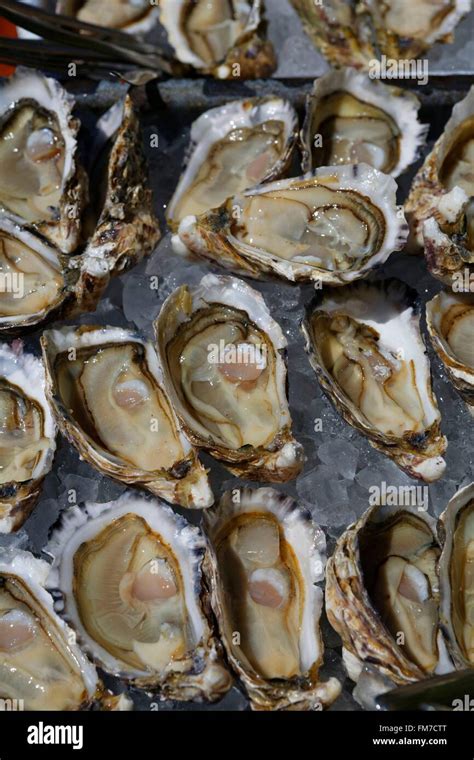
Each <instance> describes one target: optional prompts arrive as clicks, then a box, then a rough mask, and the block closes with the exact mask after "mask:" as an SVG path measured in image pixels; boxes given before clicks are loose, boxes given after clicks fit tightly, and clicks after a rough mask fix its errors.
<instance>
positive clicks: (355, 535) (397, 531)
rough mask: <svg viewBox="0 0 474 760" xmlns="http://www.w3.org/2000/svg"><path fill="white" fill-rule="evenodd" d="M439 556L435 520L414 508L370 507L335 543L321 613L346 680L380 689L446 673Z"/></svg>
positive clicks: (447, 666)
mask: <svg viewBox="0 0 474 760" xmlns="http://www.w3.org/2000/svg"><path fill="white" fill-rule="evenodd" d="M439 555H440V548H439V545H438V542H437V539H436V534H435V523H434V520H433V519H432V518H431V517H430V516H429V515H427V514H426V512H423V511H422V510H420V511H417V510H416V508H413V509H410V508H397V509H395V510H388V509H387V508H385V507H384V508H380V507H372V508H370V509H368V510H367V511H366V512H365V513H364V514H363V516H362V517H361V518H360V519H359V520H358V521H357V522H355V523H354V524H352V525H350V526H349V527H348V528H347V530H346V531H345V532H344V533H343V534H342V536H341V537H340V538H339V539H338V541H337V544H336V548H335V550H334V554H333V556H332V557H331V558H330V559H329V560H328V564H327V570H326V612H327V615H328V618H329V622H330V623H331V625H332V627H333V628H334V629H335V630H336V631H337V632H338V634H339V635H340V636H341V638H342V641H343V656H344V662H345V664H346V668H347V671H348V673H349V676H350V677H351V678H352V680H354V681H358V680H359V678H362V675H364V687H365V688H368V684H369V683H371V681H373V684H372V685H374V686H376V688H375V692H380V691H385V690H387V689H389V688H393V687H394V686H395V685H404V684H407V683H412V682H413V681H418V680H420V679H423V678H426V677H427V676H429V675H431V674H433V673H442V672H446V671H448V670H451V669H452V664H451V661H450V659H449V657H448V654H447V652H446V647H445V644H444V641H443V637H442V634H441V631H440V628H439V586H438V578H437V571H436V566H437V562H438V558H439ZM370 671H372V673H371V674H370ZM372 696H374V694H372Z"/></svg>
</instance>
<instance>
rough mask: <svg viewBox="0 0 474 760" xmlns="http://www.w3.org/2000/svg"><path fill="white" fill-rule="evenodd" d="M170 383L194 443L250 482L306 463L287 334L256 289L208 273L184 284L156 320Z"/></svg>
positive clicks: (274, 478)
mask: <svg viewBox="0 0 474 760" xmlns="http://www.w3.org/2000/svg"><path fill="white" fill-rule="evenodd" d="M155 332H156V338H157V344H158V350H159V353H160V357H161V362H162V366H163V373H164V381H165V388H166V390H167V393H168V395H169V398H170V400H171V403H172V405H173V407H174V409H175V410H176V413H177V415H178V417H179V419H180V421H181V423H182V426H183V429H184V431H185V433H186V435H187V436H188V438H189V439H190V440H191V442H192V443H193V444H194V445H196V446H198V447H199V448H202V449H205V450H207V451H208V452H209V453H210V454H211V455H212V456H213V457H215V458H216V459H218V460H220V461H221V462H223V463H224V464H225V465H226V467H227V468H228V469H229V470H230V471H231V472H233V473H234V474H238V475H241V476H245V477H247V478H250V479H252V480H264V481H265V480H266V481H269V482H280V481H281V482H284V481H286V480H289V479H291V478H294V477H296V475H297V474H298V473H299V472H300V470H301V468H302V466H303V461H304V457H303V449H302V446H301V445H300V444H299V443H298V442H297V441H295V439H294V438H293V436H292V433H291V416H290V411H289V407H288V399H287V387H286V386H287V371H286V362H285V349H286V345H287V342H286V339H285V337H284V335H283V333H282V331H281V328H280V326H279V325H278V324H277V323H276V322H275V321H274V320H273V319H272V317H271V315H270V312H269V311H268V308H267V306H266V304H265V302H264V300H263V298H262V296H261V295H260V293H258V292H257V291H255V290H253V288H251V287H249V285H247V284H246V283H245V282H243V281H242V280H238V279H236V278H234V277H219V276H216V275H213V274H208V275H206V276H205V277H203V279H202V280H201V282H200V284H199V285H197V286H195V287H188V286H186V285H183V286H181V287H180V288H178V289H177V290H175V291H174V292H173V293H172V294H171V295H170V296H169V297H168V299H167V300H166V301H165V303H164V304H163V307H162V309H161V311H160V314H159V316H158V319H157V320H156V322H155Z"/></svg>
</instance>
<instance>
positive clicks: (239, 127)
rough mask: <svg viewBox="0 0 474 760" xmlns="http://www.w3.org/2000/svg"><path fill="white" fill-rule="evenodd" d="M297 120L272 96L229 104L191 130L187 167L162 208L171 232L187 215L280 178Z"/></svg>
mask: <svg viewBox="0 0 474 760" xmlns="http://www.w3.org/2000/svg"><path fill="white" fill-rule="evenodd" d="M297 129H298V117H297V116H296V113H295V111H294V109H293V107H292V106H291V104H290V103H289V102H288V101H287V100H283V99H282V98H277V97H267V98H250V99H248V100H234V101H232V102H231V103H227V104H226V105H224V106H220V107H219V108H211V109H210V110H209V111H206V112H205V113H203V114H202V115H201V116H200V117H199V118H198V119H197V120H196V121H195V122H194V124H193V125H192V127H191V142H190V145H189V148H188V160H187V165H186V168H185V170H184V172H183V174H182V176H181V179H180V181H179V183H178V187H177V188H176V190H175V192H174V195H173V197H172V199H171V201H170V203H169V206H168V210H167V221H168V224H169V226H170V227H171V228H172V229H173V230H176V229H177V227H178V225H179V222H180V221H181V220H182V219H183V218H184V217H185V216H188V215H189V214H195V215H199V214H202V213H203V212H204V211H208V210H209V209H212V208H216V206H220V204H221V203H223V202H224V201H225V200H226V199H227V198H229V197H230V196H231V195H234V194H235V193H240V192H242V190H245V189H246V188H247V187H251V186H253V185H256V184H258V183H259V182H265V181H268V180H272V179H277V178H278V177H281V176H282V175H283V174H284V173H285V171H286V169H288V168H289V165H290V162H291V158H292V155H293V150H294V147H295V142H296V136H297Z"/></svg>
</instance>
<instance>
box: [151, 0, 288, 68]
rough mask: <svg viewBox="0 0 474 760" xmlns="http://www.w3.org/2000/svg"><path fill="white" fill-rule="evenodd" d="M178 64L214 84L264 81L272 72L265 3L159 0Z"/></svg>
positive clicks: (255, 0) (273, 61)
mask: <svg viewBox="0 0 474 760" xmlns="http://www.w3.org/2000/svg"><path fill="white" fill-rule="evenodd" d="M159 9H160V23H161V25H162V26H163V27H164V28H165V30H166V33H167V36H168V42H169V43H170V44H171V46H172V47H173V49H174V53H175V56H176V58H177V59H178V61H181V63H184V64H187V65H189V66H192V67H193V68H194V69H196V70H197V71H198V72H200V73H202V74H212V75H213V76H214V77H217V79H234V78H236V79H266V78H267V77H269V76H270V75H271V74H272V73H273V71H274V70H275V68H276V58H275V53H274V51H273V46H272V44H271V42H269V41H268V40H266V39H265V38H264V36H263V35H264V32H265V22H264V18H263V13H264V3H263V0H160V3H159Z"/></svg>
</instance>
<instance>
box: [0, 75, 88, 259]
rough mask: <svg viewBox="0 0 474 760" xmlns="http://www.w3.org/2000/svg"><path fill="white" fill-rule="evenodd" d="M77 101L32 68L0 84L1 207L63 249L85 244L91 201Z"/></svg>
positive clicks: (67, 250)
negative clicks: (81, 158)
mask: <svg viewBox="0 0 474 760" xmlns="http://www.w3.org/2000/svg"><path fill="white" fill-rule="evenodd" d="M73 104H74V99H73V98H72V97H71V96H70V95H68V94H67V93H66V92H65V91H64V90H63V89H62V87H61V86H60V85H59V84H58V82H57V81H56V80H55V79H49V78H47V77H45V76H43V75H42V74H40V73H38V72H35V71H32V70H30V69H23V68H18V69H17V71H16V74H15V75H14V76H13V77H11V78H10V79H9V80H6V81H5V83H4V84H2V85H1V86H0V162H1V165H2V172H1V174H0V209H1V210H2V211H3V213H7V214H9V215H11V216H12V217H13V218H14V220H15V221H17V222H19V223H20V224H22V225H25V226H27V227H28V229H30V230H32V231H33V232H36V233H39V234H40V235H42V236H43V237H45V238H46V239H47V240H48V241H50V242H51V243H53V244H54V245H55V246H56V247H57V248H59V249H60V250H61V251H63V252H64V253H71V251H73V250H74V249H75V248H76V247H77V245H78V244H79V242H80V237H81V215H82V212H83V209H84V207H85V204H86V201H87V181H86V176H85V173H84V171H83V169H82V168H81V167H80V165H79V164H78V162H77V158H76V147H77V139H76V138H77V132H78V128H79V124H78V122H77V121H76V120H75V119H74V118H73V116H72V113H71V111H72V107H73Z"/></svg>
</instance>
